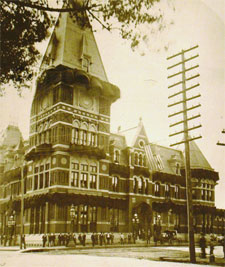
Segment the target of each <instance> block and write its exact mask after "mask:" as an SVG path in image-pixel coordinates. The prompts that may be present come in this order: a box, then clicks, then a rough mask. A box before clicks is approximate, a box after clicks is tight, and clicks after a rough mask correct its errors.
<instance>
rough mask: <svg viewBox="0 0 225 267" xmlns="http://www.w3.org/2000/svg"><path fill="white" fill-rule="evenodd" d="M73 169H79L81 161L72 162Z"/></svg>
mask: <svg viewBox="0 0 225 267" xmlns="http://www.w3.org/2000/svg"><path fill="white" fill-rule="evenodd" d="M72 169H73V170H79V163H74V162H72Z"/></svg>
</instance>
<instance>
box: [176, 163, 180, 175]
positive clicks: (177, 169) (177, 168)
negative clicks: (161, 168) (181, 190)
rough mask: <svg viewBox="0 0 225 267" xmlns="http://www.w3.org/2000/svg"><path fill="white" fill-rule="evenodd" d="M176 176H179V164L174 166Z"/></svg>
mask: <svg viewBox="0 0 225 267" xmlns="http://www.w3.org/2000/svg"><path fill="white" fill-rule="evenodd" d="M176 174H177V175H179V174H180V164H179V163H177V164H176Z"/></svg>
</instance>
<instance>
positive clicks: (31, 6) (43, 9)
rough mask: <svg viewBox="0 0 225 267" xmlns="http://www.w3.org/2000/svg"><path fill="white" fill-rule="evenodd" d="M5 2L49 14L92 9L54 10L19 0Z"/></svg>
mask: <svg viewBox="0 0 225 267" xmlns="http://www.w3.org/2000/svg"><path fill="white" fill-rule="evenodd" d="M3 1H4V2H6V3H8V4H10V3H13V4H16V5H17V6H23V7H30V8H34V9H37V10H42V11H49V12H60V13H61V12H74V11H84V10H88V9H89V8H90V7H87V6H85V7H82V6H80V7H79V8H78V7H77V8H53V7H49V6H42V5H36V4H31V3H25V2H23V1H19V0H3Z"/></svg>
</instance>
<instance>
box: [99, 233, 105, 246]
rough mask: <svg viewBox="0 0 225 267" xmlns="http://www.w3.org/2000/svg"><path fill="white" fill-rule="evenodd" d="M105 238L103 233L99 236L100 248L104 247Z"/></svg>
mask: <svg viewBox="0 0 225 267" xmlns="http://www.w3.org/2000/svg"><path fill="white" fill-rule="evenodd" d="M103 238H104V234H103V232H101V233H100V236H99V242H100V246H102V243H103Z"/></svg>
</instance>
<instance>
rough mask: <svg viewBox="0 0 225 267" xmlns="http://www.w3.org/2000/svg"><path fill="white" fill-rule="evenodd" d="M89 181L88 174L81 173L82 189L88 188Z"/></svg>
mask: <svg viewBox="0 0 225 267" xmlns="http://www.w3.org/2000/svg"><path fill="white" fill-rule="evenodd" d="M87 180H88V174H87V173H81V178H80V186H81V187H82V188H87Z"/></svg>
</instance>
